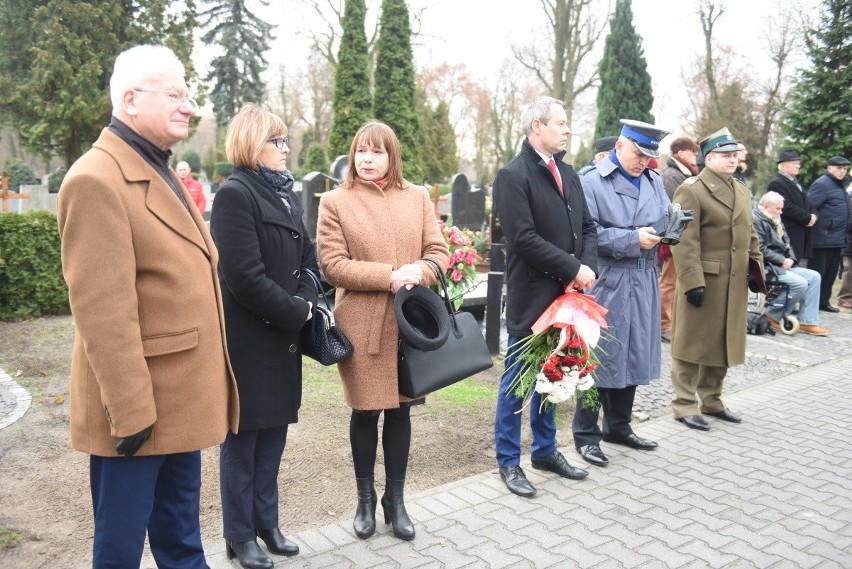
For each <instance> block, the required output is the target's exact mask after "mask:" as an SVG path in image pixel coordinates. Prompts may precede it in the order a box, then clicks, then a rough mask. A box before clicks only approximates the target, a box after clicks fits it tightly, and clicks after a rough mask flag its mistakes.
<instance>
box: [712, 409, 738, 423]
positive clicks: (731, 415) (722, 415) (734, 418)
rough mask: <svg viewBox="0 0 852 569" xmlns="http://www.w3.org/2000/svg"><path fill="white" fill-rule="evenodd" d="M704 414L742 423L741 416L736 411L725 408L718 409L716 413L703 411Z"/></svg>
mask: <svg viewBox="0 0 852 569" xmlns="http://www.w3.org/2000/svg"><path fill="white" fill-rule="evenodd" d="M704 414H705V415H710V416H711V417H716V418H717V419H721V420H722V421H727V422H729V423H742V422H743V420H742V418H741V417H740V416H739V415H737V414H736V413H731V412H730V411H728V410H727V409H725V410H724V411H719V412H718V413H704Z"/></svg>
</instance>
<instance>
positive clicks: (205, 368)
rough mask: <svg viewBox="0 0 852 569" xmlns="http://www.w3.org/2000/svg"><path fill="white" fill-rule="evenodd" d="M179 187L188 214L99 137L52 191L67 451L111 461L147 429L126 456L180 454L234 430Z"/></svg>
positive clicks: (215, 321)
mask: <svg viewBox="0 0 852 569" xmlns="http://www.w3.org/2000/svg"><path fill="white" fill-rule="evenodd" d="M172 175H173V176H174V177H175V179H177V176H176V175H175V174H174V172H172ZM180 189H181V191H182V193H183V197H184V201H185V202H186V203H187V204H190V207H189V208H187V207H185V206H184V205H183V204H182V203H181V202H180V200H179V199H178V198H177V196H176V195H175V193H174V192H173V191H172V189H171V188H170V187H169V186H168V184H166V182H165V181H164V180H163V179H162V177H161V176H160V175H159V174H158V173H157V172H156V171H155V170H154V169H153V168H152V167H151V166H150V165H149V164H148V163H147V162H146V161H145V159H144V158H142V156H141V155H139V154H138V153H137V152H136V151H135V150H133V149H132V148H131V147H130V146H129V145H128V144H127V143H126V142H124V141H123V140H122V139H121V138H119V137H118V136H116V135H115V134H113V133H112V132H110V131H109V130H107V129H104V131H103V132H102V133H101V136H100V137H99V138H98V140H97V141H96V142H95V144H94V147H93V148H92V149H91V150H89V151H88V152H87V153H86V154H85V155H83V157H81V158H80V159H79V160H78V161H77V162H76V163H74V165H73V166H72V167H71V168H70V170H69V171H68V174H67V175H66V176H65V180H64V181H63V183H62V187H61V189H60V191H59V196H58V205H57V218H58V223H59V233H60V235H61V238H62V270H63V274H64V276H65V280H66V282H67V283H68V291H69V299H70V303H71V312H72V314H73V316H74V324H75V326H76V334H75V339H74V348H73V353H72V356H71V386H70V413H71V444H72V446H73V447H74V448H75V449H77V450H80V451H83V452H86V453H89V454H93V455H97V456H104V457H116V456H118V455H117V453H116V452H115V445H116V443H117V442H118V440H119V438H121V437H127V436H130V435H134V434H136V433H138V432H140V431H142V430H143V429H145V428H147V427H149V426H150V425H153V426H154V429H153V433H152V435H151V438H150V439H149V440H148V441H147V442H146V443H145V444H144V445H143V446H142V448H141V449H140V450H139V452H138V453H137V456H145V455H161V454H173V453H180V452H190V451H196V450H200V449H203V448H206V447H210V446H213V445H217V444H219V443H221V442H222V441H223V440H224V439H225V433H226V432H227V431H228V428H229V427H230V428H231V429H232V430H234V431H236V429H237V425H238V420H239V401H238V395H237V386H236V383H235V381H234V377H233V373H232V371H231V366H230V363H229V360H228V355H227V351H226V343H225V323H224V318H223V311H222V295H221V292H220V290H219V281H218V279H217V275H216V265H217V262H218V254H217V251H216V247H215V246H214V245H213V239H212V238H211V237H210V233H209V232H208V231H207V227H206V226H205V224H204V220H203V219H202V218H201V215H200V214H199V213H198V210H197V209H196V208H195V206H194V204H193V201H192V198H191V197H190V195H189V192H187V191H186V188H184V187H183V186H182V185H181V186H180Z"/></svg>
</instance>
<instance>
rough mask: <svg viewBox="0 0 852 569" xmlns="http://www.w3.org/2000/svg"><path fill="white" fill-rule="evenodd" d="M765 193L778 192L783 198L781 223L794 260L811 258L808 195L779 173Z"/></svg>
mask: <svg viewBox="0 0 852 569" xmlns="http://www.w3.org/2000/svg"><path fill="white" fill-rule="evenodd" d="M766 191H767V192H778V193H779V194H781V195H782V196H783V197H784V209H783V211H782V212H781V222H782V223H783V224H784V228H785V229H786V230H787V236H788V237H790V244H791V245H792V246H793V251H795V252H796V258H798V259H806V258H808V257H810V256H811V228H810V227H808V223H810V221H811V208H810V205H809V204H808V195H807V193H806V192H805V191H804V188H803V189H801V190H800V189H799V186H797V185H796V184H795V182H792V181H791V180H790V179H789V178H787V177H786V176H785V175H783V174H781V173H780V172H779V173H778V174H777V175H776V176H775V178H773V179H772V181H771V182H769V187H767V188H766Z"/></svg>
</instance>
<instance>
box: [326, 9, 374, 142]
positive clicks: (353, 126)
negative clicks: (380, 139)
mask: <svg viewBox="0 0 852 569" xmlns="http://www.w3.org/2000/svg"><path fill="white" fill-rule="evenodd" d="M366 13H367V7H366V5H365V3H364V0H346V8H345V12H344V14H343V18H342V21H341V23H342V25H343V37H342V38H341V40H340V49H339V50H338V52H337V69H336V71H335V75H334V101H333V102H332V107H333V110H334V123H333V124H332V127H331V134H330V136H329V143H328V147H329V152H328V153H329V156H332V157H337V156H340V155H341V154H349V145H350V144H351V142H352V137H354V136H355V133H356V132H358V129H359V128H360V127H361V125H362V124H364V123H365V122H367V121H368V120H370V118H371V117H372V116H373V99H372V97H371V95H370V75H369V73H370V66H369V55H368V50H367V35H366V33H365V32H364V18H365V16H366Z"/></svg>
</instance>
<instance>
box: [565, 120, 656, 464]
mask: <svg viewBox="0 0 852 569" xmlns="http://www.w3.org/2000/svg"><path fill="white" fill-rule="evenodd" d="M621 124H622V125H623V128H622V129H621V134H620V136H618V137H617V139H616V141H615V143H614V148H613V149H612V150H611V151H610V153H609V154H608V155H607V156H606V157H605V158H604V159H603V160H601V161H600V162H598V163H597V164H596V165H595V167H594V168H592V169H591V170H588V171H586V172H585V173H583V174H582V175H581V176H580V183H581V184H582V185H583V193H584V194H585V196H586V202H587V203H588V204H589V212H590V213H591V214H592V219H594V221H595V227H596V229H597V235H598V273H599V277H598V280H597V281H596V282H595V283H594V285H593V286H592V289H591V293H592V294H593V295H594V296H595V299H596V300H597V302H598V303H599V304H600V305H601V306H603V307H605V308H607V309H608V310H609V312H607V316H606V317H607V325H608V332H609V334H611V335H604V337H603V338H602V339H601V341H600V344H599V349H598V357H599V358H600V364H601V365H600V366H599V367H598V369H597V371H596V376H597V377H596V379H595V385H596V387H597V390H598V395H599V401H600V406H601V407H603V415H604V419H603V431H601V429H600V428H599V427H598V408H597V406H593V405H591V402H589V401H586V400H585V398H583V397H581V399H580V400H579V401H578V402H577V410H576V412H575V414H574V422H573V432H574V445H575V447H576V448H577V452H579V453H580V456H582V457H583V459H584V460H585V461H586V462H588V463H590V464H594V465H597V466H604V465H606V464H608V462H609V460H608V459H607V457H606V455H605V454H604V453H603V451H602V450H601V448H600V442H601V440H604V441H606V442H609V443H614V444H620V445H625V446H628V447H630V448H634V449H641V450H650V449H653V448H655V447H656V446H657V443H655V442H654V441H651V440H648V439H643V438H640V437H638V436H637V435H636V434H635V433H634V432H633V429H632V428H631V427H630V417H631V415H632V412H633V399H634V396H635V394H636V386H637V385H647V384H648V383H649V382H650V380H652V379H657V378H659V377H660V289H659V284H658V275H657V271H656V262H655V260H656V247H657V244H658V243H659V242H660V239H661V236H660V235H657V233H658V231H657V230H656V229H655V228H653V227H651V226H652V225H653V224H655V223H657V222H658V221H659V220H660V219H664V218H665V216H666V213H667V211H668V208H669V204H670V203H671V202H670V201H669V197H668V196H667V195H666V190H665V187H664V186H663V180H662V178H661V177H660V175H659V174H658V173H657V172H655V171H654V170H651V169H650V168H649V167H648V163H649V162H650V161H651V160H652V159H653V158H657V157H659V156H660V152H659V146H660V140H662V139H663V137H665V136H666V135H667V134H668V131H665V130H663V129H661V128H659V127H656V126H654V125H651V124H648V123H645V122H641V121H634V120H627V119H622V120H621Z"/></svg>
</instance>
